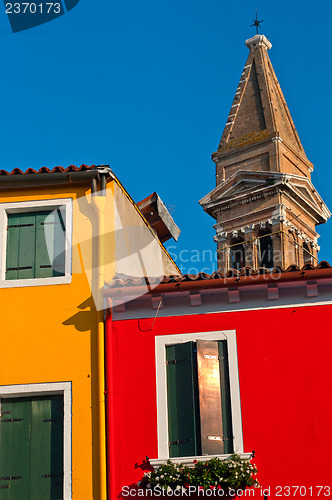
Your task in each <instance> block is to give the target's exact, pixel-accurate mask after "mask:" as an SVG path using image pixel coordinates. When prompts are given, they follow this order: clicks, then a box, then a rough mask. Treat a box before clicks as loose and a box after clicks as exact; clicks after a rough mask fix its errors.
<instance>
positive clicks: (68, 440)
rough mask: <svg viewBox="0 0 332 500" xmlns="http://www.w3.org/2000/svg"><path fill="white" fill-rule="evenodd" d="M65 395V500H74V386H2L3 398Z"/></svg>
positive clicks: (64, 383)
mask: <svg viewBox="0 0 332 500" xmlns="http://www.w3.org/2000/svg"><path fill="white" fill-rule="evenodd" d="M56 394H61V395H63V403H64V415H63V474H64V475H63V500H71V499H72V472H71V470H72V464H71V462H72V456H71V455H72V453H71V450H72V437H71V436H72V384H71V382H51V383H46V384H22V385H2V386H0V410H1V398H2V397H6V399H8V398H24V397H29V396H53V395H56Z"/></svg>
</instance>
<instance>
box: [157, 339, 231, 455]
mask: <svg viewBox="0 0 332 500" xmlns="http://www.w3.org/2000/svg"><path fill="white" fill-rule="evenodd" d="M166 371H167V407H168V435H169V456H170V457H183V456H191V455H194V456H196V455H216V454H224V453H232V451H233V443H232V441H233V439H232V420H231V413H230V396H229V376H228V356H227V342H226V340H221V341H215V340H197V342H186V343H184V344H174V345H170V346H166Z"/></svg>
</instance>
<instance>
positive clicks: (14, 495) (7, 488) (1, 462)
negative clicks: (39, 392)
mask: <svg viewBox="0 0 332 500" xmlns="http://www.w3.org/2000/svg"><path fill="white" fill-rule="evenodd" d="M0 499H1V500H30V401H29V398H22V399H17V398H10V399H2V400H1V417H0Z"/></svg>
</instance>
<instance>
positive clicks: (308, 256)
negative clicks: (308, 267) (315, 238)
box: [303, 243, 311, 264]
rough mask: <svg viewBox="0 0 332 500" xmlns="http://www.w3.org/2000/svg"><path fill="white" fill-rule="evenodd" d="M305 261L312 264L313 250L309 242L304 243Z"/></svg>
mask: <svg viewBox="0 0 332 500" xmlns="http://www.w3.org/2000/svg"><path fill="white" fill-rule="evenodd" d="M303 262H304V264H311V251H310V248H309V246H308V245H307V243H303Z"/></svg>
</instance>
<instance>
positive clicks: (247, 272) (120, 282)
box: [107, 260, 332, 288]
mask: <svg viewBox="0 0 332 500" xmlns="http://www.w3.org/2000/svg"><path fill="white" fill-rule="evenodd" d="M319 269H332V266H331V265H330V264H329V263H328V262H326V261H324V260H322V261H321V262H319V264H317V266H313V265H312V264H305V265H304V266H303V267H302V268H301V269H300V268H299V267H297V266H294V265H292V266H289V267H288V268H287V269H281V268H273V269H266V268H264V267H260V268H259V269H252V268H251V267H248V266H246V267H243V268H242V269H239V270H238V269H230V270H229V271H227V273H226V274H225V275H222V274H221V273H219V272H218V271H215V272H214V273H213V274H206V273H199V274H184V275H182V276H178V275H174V276H164V277H163V278H162V280H160V277H159V278H158V277H150V278H146V277H140V278H138V277H133V276H126V275H124V274H121V275H116V277H115V279H114V280H113V281H112V282H111V283H107V285H108V286H109V287H112V288H116V287H122V286H140V285H145V284H147V283H149V284H150V285H154V284H155V283H160V284H166V283H186V282H194V281H206V280H215V279H224V278H232V277H234V278H236V277H241V276H257V275H261V274H272V275H273V274H279V273H289V272H294V273H295V272H299V271H301V272H304V271H314V270H319Z"/></svg>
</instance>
